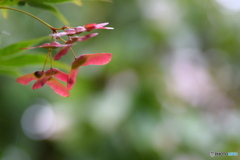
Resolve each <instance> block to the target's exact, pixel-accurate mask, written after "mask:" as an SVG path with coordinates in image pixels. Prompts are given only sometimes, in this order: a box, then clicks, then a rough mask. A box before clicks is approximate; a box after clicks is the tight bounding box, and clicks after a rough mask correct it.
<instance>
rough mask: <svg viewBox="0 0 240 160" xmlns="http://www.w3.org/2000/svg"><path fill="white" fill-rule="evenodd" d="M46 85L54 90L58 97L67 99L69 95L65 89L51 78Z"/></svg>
mask: <svg viewBox="0 0 240 160" xmlns="http://www.w3.org/2000/svg"><path fill="white" fill-rule="evenodd" d="M46 84H47V85H49V87H51V88H52V89H53V90H54V92H56V93H57V94H59V95H60V96H63V97H68V96H69V95H70V94H69V92H68V90H67V88H66V87H65V86H64V85H63V84H62V83H60V82H58V81H57V80H56V79H55V78H53V77H51V78H50V79H49V80H48V81H47V82H46Z"/></svg>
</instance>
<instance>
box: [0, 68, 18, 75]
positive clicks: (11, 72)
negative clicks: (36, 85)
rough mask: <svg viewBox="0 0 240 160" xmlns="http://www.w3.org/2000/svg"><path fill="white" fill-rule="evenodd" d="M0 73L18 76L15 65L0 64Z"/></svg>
mask: <svg viewBox="0 0 240 160" xmlns="http://www.w3.org/2000/svg"><path fill="white" fill-rule="evenodd" d="M0 74H1V75H8V76H14V77H16V76H20V73H19V71H18V69H17V68H15V67H3V66H0Z"/></svg>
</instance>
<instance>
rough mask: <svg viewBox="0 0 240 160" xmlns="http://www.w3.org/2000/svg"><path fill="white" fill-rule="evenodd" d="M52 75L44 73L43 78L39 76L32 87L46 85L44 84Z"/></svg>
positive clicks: (36, 87)
mask: <svg viewBox="0 0 240 160" xmlns="http://www.w3.org/2000/svg"><path fill="white" fill-rule="evenodd" d="M50 77H51V75H50V76H46V74H44V75H43V76H42V77H41V78H39V79H38V80H37V81H36V82H35V83H34V84H33V86H32V89H38V88H41V87H43V86H44V84H45V83H46V82H47V80H48V79H49V78H50Z"/></svg>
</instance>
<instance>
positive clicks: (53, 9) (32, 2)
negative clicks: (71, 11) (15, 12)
mask: <svg viewBox="0 0 240 160" xmlns="http://www.w3.org/2000/svg"><path fill="white" fill-rule="evenodd" d="M28 4H29V5H31V6H34V7H38V8H41V9H45V10H48V11H50V12H52V13H53V14H55V15H56V16H57V17H58V18H59V19H60V20H61V21H62V22H63V23H64V24H65V25H69V22H68V21H67V19H66V18H65V17H64V16H63V15H62V14H61V13H60V12H59V11H58V10H57V9H56V8H55V7H53V6H51V5H48V4H45V3H42V2H38V1H36V2H35V1H31V2H28Z"/></svg>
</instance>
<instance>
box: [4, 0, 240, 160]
mask: <svg viewBox="0 0 240 160" xmlns="http://www.w3.org/2000/svg"><path fill="white" fill-rule="evenodd" d="M229 3H230V2H229ZM16 8H19V9H22V10H25V11H27V12H30V13H32V14H34V15H36V16H38V17H40V18H41V19H43V20H45V21H46V22H48V23H50V24H51V25H52V26H54V27H62V26H63V24H62V23H61V21H59V20H58V19H57V18H56V17H55V16H54V15H53V14H51V13H50V12H48V11H43V10H41V9H37V8H33V7H30V6H22V7H16ZM57 8H58V9H59V10H60V12H61V13H62V14H63V15H64V16H65V17H66V18H67V19H68V21H69V22H70V24H71V26H74V27H75V26H79V25H84V24H87V23H102V22H109V23H110V25H109V26H111V27H114V28H115V29H114V30H98V31H97V32H98V33H99V35H98V36H97V37H94V38H92V39H89V40H88V41H84V42H81V43H78V45H76V46H74V47H73V48H74V50H75V52H76V54H77V55H80V54H86V53H100V52H110V53H112V54H113V59H112V61H111V62H110V63H109V64H107V65H105V66H86V67H81V68H80V71H79V76H78V79H77V83H76V85H75V86H74V88H73V90H71V96H70V97H68V98H63V97H60V96H59V95H56V94H55V93H54V92H53V91H52V90H51V89H50V88H49V87H47V86H45V87H43V88H41V89H39V90H32V89H31V85H28V86H23V85H20V84H18V83H16V78H17V77H14V76H7V75H4V74H2V75H0V82H1V83H0V159H1V160H112V159H116V160H134V159H136V160H166V159H171V160H205V159H226V160H229V159H238V157H239V156H238V157H227V156H222V157H210V155H209V154H210V151H215V152H238V153H239V154H240V138H239V135H240V110H239V99H240V98H239V97H240V72H239V68H240V63H239V62H240V53H239V52H240V46H239V44H240V38H239V37H240V36H239V35H240V21H239V10H240V9H238V10H237V9H235V10H232V9H229V8H226V6H224V5H221V4H220V3H218V2H217V1H215V0H194V1H193V0H181V1H177V0H113V3H107V2H99V1H83V6H82V7H79V6H76V5H74V4H59V5H57ZM0 31H1V34H0V48H3V47H5V46H7V45H10V44H12V43H16V42H20V41H24V40H30V39H35V38H39V37H43V36H47V35H48V34H50V33H51V32H50V30H49V29H48V28H47V27H45V26H44V25H43V24H41V23H39V22H38V21H36V20H34V19H32V18H31V17H28V16H26V15H24V14H21V13H18V12H15V11H9V15H8V18H7V19H4V18H3V16H0ZM39 51H42V52H44V51H45V50H44V49H39ZM46 53H47V52H46ZM0 54H1V53H0ZM61 61H62V62H64V63H66V64H71V62H72V61H73V58H72V56H71V55H70V54H69V55H66V56H65V57H64V58H62V59H61ZM41 67H42V66H39V65H37V66H36V65H33V66H27V67H22V68H19V69H20V70H21V71H22V74H27V73H31V72H34V71H35V70H38V69H41ZM65 71H66V72H68V70H65ZM31 84H32V83H31ZM30 108H38V109H39V112H36V113H38V116H39V115H41V117H42V118H39V117H34V114H33V113H32V114H33V116H32V118H33V119H34V118H35V119H36V118H38V120H39V119H40V120H39V121H38V122H39V123H33V122H35V121H34V120H33V119H30V118H29V120H28V121H29V123H30V124H34V127H36V128H38V125H40V124H41V125H43V126H44V125H45V124H46V125H48V124H49V120H48V119H47V118H46V115H48V114H49V113H52V115H54V116H53V117H52V118H53V122H54V123H53V124H51V125H50V127H49V128H48V130H47V131H45V132H46V133H49V135H48V136H46V137H45V138H41V136H42V135H44V134H45V132H44V133H41V134H39V135H38V136H37V138H36V137H35V138H33V137H31V136H29V135H27V134H26V133H25V131H24V129H23V126H24V125H25V127H26V125H27V124H23V117H24V113H27V111H29V109H30ZM46 108H47V109H46ZM41 109H46V110H47V111H48V112H47V111H46V113H45V112H40V111H41ZM29 112H30V111H29ZM44 116H45V117H44ZM44 118H46V119H44ZM36 128H35V129H36ZM32 129H33V130H34V128H32Z"/></svg>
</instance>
